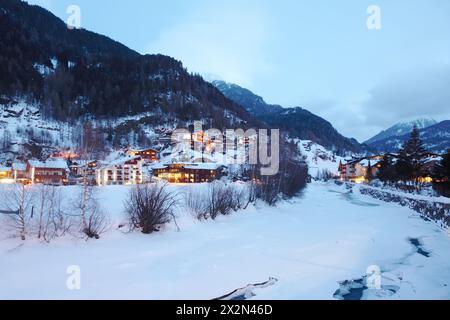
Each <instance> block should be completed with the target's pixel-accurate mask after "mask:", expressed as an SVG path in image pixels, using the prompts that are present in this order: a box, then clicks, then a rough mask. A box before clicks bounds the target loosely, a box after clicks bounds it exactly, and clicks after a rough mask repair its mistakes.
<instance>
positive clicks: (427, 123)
mask: <svg viewBox="0 0 450 320" xmlns="http://www.w3.org/2000/svg"><path fill="white" fill-rule="evenodd" d="M435 124H437V122H436V120H434V119H431V118H420V119H416V120H413V121H406V122H400V123H397V124H395V125H394V126H392V127H390V128H389V129H386V130H384V131H381V132H380V133H378V134H377V135H376V136H374V137H372V138H370V139H369V140H367V141H366V142H365V143H366V144H368V145H371V144H373V143H374V142H377V141H381V140H385V139H388V138H392V137H401V136H404V135H405V134H408V133H411V131H412V129H413V128H414V126H416V127H417V128H418V129H425V128H428V127H431V126H433V125H435Z"/></svg>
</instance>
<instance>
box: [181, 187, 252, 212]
mask: <svg viewBox="0 0 450 320" xmlns="http://www.w3.org/2000/svg"><path fill="white" fill-rule="evenodd" d="M247 201H248V200H247V198H246V190H245V189H242V190H238V189H237V188H236V186H233V185H226V184H224V183H223V182H220V181H215V182H212V183H210V184H209V185H208V186H207V189H206V191H203V190H197V191H194V190H192V189H191V190H189V191H187V192H186V193H185V203H186V206H187V207H188V208H189V210H190V211H191V213H192V214H193V215H194V216H195V217H196V218H197V219H199V220H203V219H205V220H206V219H209V218H211V219H213V220H214V219H216V218H217V217H218V216H219V215H229V214H231V213H232V212H233V211H238V210H239V209H243V208H244V207H246V206H247V205H248V204H247Z"/></svg>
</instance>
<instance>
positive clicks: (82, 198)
mask: <svg viewBox="0 0 450 320" xmlns="http://www.w3.org/2000/svg"><path fill="white" fill-rule="evenodd" d="M96 193H97V190H96V187H95V186H92V185H89V184H85V185H83V186H82V188H81V189H80V192H79V194H78V196H77V198H76V199H75V201H74V202H73V209H75V211H76V212H77V213H78V214H77V216H79V217H81V228H80V229H81V232H82V233H83V234H84V235H86V236H87V237H88V238H91V239H92V238H95V239H99V238H100V235H101V234H102V233H104V232H105V231H106V230H107V228H108V220H107V219H106V216H105V214H104V212H103V211H102V209H101V206H100V203H99V202H98V198H97V194H96Z"/></svg>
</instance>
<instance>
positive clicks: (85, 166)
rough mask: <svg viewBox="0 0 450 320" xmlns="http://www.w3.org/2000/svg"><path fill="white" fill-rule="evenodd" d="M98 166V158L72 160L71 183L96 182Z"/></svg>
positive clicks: (70, 167)
mask: <svg viewBox="0 0 450 320" xmlns="http://www.w3.org/2000/svg"><path fill="white" fill-rule="evenodd" d="M97 168H98V161H96V160H76V161H72V163H71V164H70V166H69V169H70V178H69V181H70V184H76V183H82V184H84V183H85V182H88V183H89V184H92V185H94V184H96V169H97Z"/></svg>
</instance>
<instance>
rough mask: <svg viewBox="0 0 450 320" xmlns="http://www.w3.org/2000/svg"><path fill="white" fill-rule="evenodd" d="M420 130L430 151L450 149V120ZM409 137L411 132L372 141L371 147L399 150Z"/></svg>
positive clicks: (380, 149) (387, 150) (425, 145)
mask: <svg viewBox="0 0 450 320" xmlns="http://www.w3.org/2000/svg"><path fill="white" fill-rule="evenodd" d="M419 132H420V137H421V139H422V141H423V143H424V147H425V148H426V149H427V150H428V151H431V152H434V153H437V154H443V153H445V152H446V151H447V150H448V149H450V120H445V121H442V122H439V123H437V124H435V125H433V126H430V127H427V128H424V129H421V130H420V131H419ZM409 137H410V133H407V134H405V135H402V136H398V137H388V138H386V139H383V140H379V141H376V142H374V143H372V144H371V147H372V148H374V149H376V150H378V151H381V152H397V151H398V150H399V149H400V147H401V146H402V144H403V143H404V142H405V141H407V140H408V138H409Z"/></svg>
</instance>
